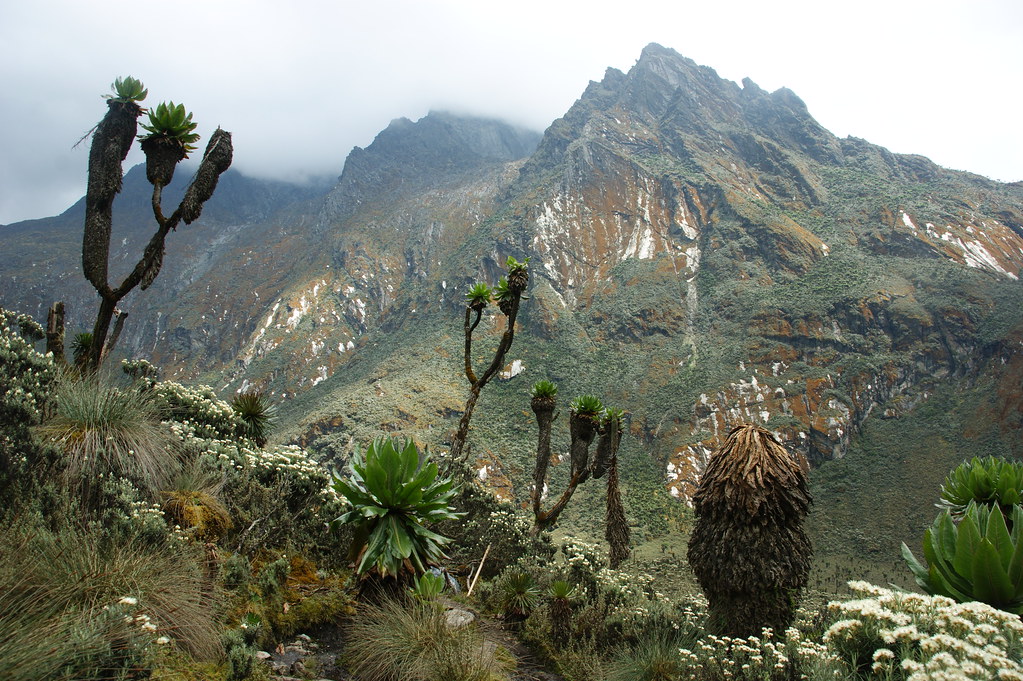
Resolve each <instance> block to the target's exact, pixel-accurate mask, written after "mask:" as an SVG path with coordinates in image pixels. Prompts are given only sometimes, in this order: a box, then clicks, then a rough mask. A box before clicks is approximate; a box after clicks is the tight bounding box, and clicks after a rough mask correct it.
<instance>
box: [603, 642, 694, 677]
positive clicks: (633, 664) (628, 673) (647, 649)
mask: <svg viewBox="0 0 1023 681" xmlns="http://www.w3.org/2000/svg"><path fill="white" fill-rule="evenodd" d="M692 643H693V641H692V640H691V639H688V638H686V637H684V636H681V635H679V634H677V633H675V634H668V633H664V632H660V633H659V634H658V635H654V636H651V637H649V638H647V639H645V640H643V641H641V642H640V643H639V645H638V646H636V647H635V648H628V647H626V648H623V649H621V650H620V652H619V653H618V655H617V656H616V659H615V660H614V662H613V663H612V664H611V666H610V669H609V670H608V673H607V681H676V680H677V679H680V678H682V673H683V671H685V668H686V666H685V662H683V660H682V657H681V656H680V655H679V652H678V651H679V649H680V648H685V647H687V646H689V645H691V644H692Z"/></svg>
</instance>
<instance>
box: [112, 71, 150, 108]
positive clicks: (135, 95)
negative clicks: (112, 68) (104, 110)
mask: <svg viewBox="0 0 1023 681" xmlns="http://www.w3.org/2000/svg"><path fill="white" fill-rule="evenodd" d="M110 90H111V91H112V92H113V94H110V95H103V97H104V98H105V99H109V100H112V101H114V102H121V103H127V102H141V101H142V100H144V99H145V98H146V96H147V95H149V90H147V89H146V86H145V85H143V84H142V81H141V80H139V79H138V78H132V77H131V76H125V77H124V78H115V79H114V82H113V83H111V84H110Z"/></svg>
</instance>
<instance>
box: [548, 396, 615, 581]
mask: <svg viewBox="0 0 1023 681" xmlns="http://www.w3.org/2000/svg"><path fill="white" fill-rule="evenodd" d="M543 383H546V384H547V386H546V387H544V386H542V384H543ZM556 393H557V388H555V387H554V385H553V384H552V383H549V382H546V381H541V382H540V383H538V384H537V385H534V386H533V397H532V400H531V402H530V406H531V407H532V409H533V414H534V415H535V416H536V424H537V428H538V431H539V434H538V437H537V446H536V462H535V465H534V468H533V490H532V499H531V501H532V507H533V530H532V532H533V534H534V535H535V534H539V533H540V532H542V531H543V530H546V529H548V528H550V527H551V526H552V525H554V523H555V522H557V520H558V517H559V516H560V515H561V512H562V511H564V510H565V507H566V506H568V502H569V501H571V499H572V495H573V494H575V490H576V488H577V487H578V486H579V485H581V484H582V483H584V482H586V480H588V479H589V478H590V476H591V475H592V476H593V477H595V478H600V477H602V476H603V475H604V473H605V472H608V471H610V472H611V475H609V476H608V480H607V485H608V487H607V493H608V516H607V523H608V525H607V530H606V533H605V534H606V535H607V537H608V540H609V541H611V542H612V549H611V560H612V564H613V565H615V566H617V565H618V564H619V563H621V561H623V560H625V558H627V557H628V555H629V548H628V544H629V529H628V522H627V521H626V520H625V511H624V509H623V508H622V503H621V492H620V490H619V488H618V470H617V462H618V446H619V444H620V443H621V439H622V413H621V412H620V411H618V410H616V409H604V408H603V405H601V404H600V400H598V399H596V398H594V397H590V396H585V397H580V398H577V399H576V400H574V401H573V402H572V407H571V410H570V415H569V425H568V429H569V437H570V444H569V449H568V451H569V462H570V466H571V468H570V470H569V477H568V484H567V485H566V486H565V489H564V490H563V491H562V492H561V496H560V497H559V498H558V500H557V501H556V502H554V505H553V506H551V507H550V508H549V509H547V510H546V511H545V510H543V498H544V493H545V491H546V490H547V470H548V468H549V466H550V459H551V430H552V424H553V422H554V419H555V414H554V407H555V397H554V395H555V394H556ZM598 436H599V439H597V437H598ZM594 439H597V448H596V451H595V453H594V457H593V461H592V462H591V461H590V460H589V453H590V446H591V445H592V443H593V441H594ZM612 507H614V512H612ZM623 525H624V532H623V531H622V526H623ZM612 526H613V528H612ZM612 535H613V536H614V539H613V540H612V538H611V537H612Z"/></svg>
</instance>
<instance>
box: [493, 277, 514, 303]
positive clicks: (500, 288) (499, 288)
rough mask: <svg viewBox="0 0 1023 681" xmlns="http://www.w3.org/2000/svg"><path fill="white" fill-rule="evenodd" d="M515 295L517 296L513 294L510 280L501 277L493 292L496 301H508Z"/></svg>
mask: <svg viewBox="0 0 1023 681" xmlns="http://www.w3.org/2000/svg"><path fill="white" fill-rule="evenodd" d="M514 295H515V294H514V293H512V290H511V289H510V288H509V287H508V279H507V278H506V277H501V278H500V279H498V280H497V285H496V286H494V290H493V296H494V300H496V301H497V302H502V301H508V300H511V299H512V297H514Z"/></svg>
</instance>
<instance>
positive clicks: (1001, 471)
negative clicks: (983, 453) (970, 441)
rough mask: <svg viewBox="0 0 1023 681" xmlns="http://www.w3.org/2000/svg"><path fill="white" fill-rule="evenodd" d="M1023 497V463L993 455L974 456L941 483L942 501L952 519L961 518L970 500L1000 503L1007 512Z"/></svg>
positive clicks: (942, 505) (1004, 512)
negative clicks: (982, 457)
mask: <svg viewBox="0 0 1023 681" xmlns="http://www.w3.org/2000/svg"><path fill="white" fill-rule="evenodd" d="M1021 499H1023V464H1020V463H1017V462H1015V461H1006V460H1004V459H999V458H997V457H994V456H989V457H986V458H984V459H980V458H977V457H974V458H973V459H972V460H970V461H964V462H963V463H961V464H960V465H959V466H957V467H956V468H955V469H953V470H952V472H950V473H949V474H948V477H946V478H945V483H944V484H943V485H942V486H941V503H940V504H939V507H941V508H946V509H948V510H949V511H950V512H951V513H952V517H953V518H961V517H962V516H963V513H965V511H966V508H967V506H968V505H969V504H970V502H971V501H975V502H976V503H978V504H987V505H997V506H998V507H999V508H1001V509H1002V513H1003V514H1006V515H1008V514H1009V513H1010V512H1011V511H1010V509H1011V508H1012V507H1013V506H1017V505H1019V504H1020V501H1021Z"/></svg>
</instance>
